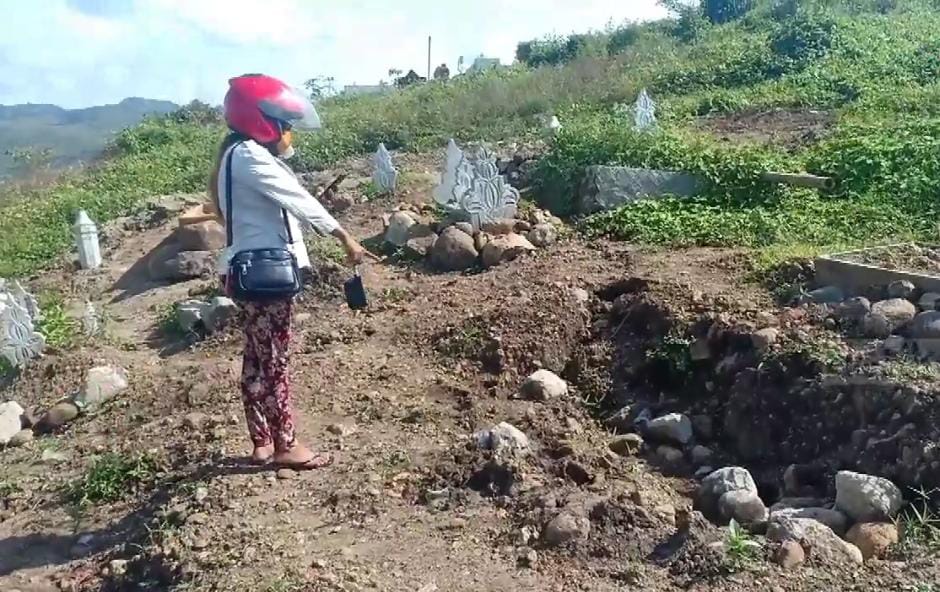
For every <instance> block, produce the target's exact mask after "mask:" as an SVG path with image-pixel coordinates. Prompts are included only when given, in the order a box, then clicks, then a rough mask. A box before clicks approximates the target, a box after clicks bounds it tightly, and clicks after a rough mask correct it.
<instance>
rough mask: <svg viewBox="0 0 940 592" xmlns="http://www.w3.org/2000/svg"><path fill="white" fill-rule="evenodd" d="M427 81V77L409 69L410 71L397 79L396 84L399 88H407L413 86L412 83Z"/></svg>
mask: <svg viewBox="0 0 940 592" xmlns="http://www.w3.org/2000/svg"><path fill="white" fill-rule="evenodd" d="M427 81H428V79H427V78H425V77H424V76H418V73H417V72H415V71H414V70H408V73H407V74H405V75H404V76H402V77H401V78H399V79H397V80H396V81H395V84H396V85H397V86H398V88H405V87H406V86H411V85H412V84H417V83H418V82H427Z"/></svg>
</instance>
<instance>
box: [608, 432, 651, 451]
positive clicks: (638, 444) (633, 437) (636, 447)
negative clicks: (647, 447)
mask: <svg viewBox="0 0 940 592" xmlns="http://www.w3.org/2000/svg"><path fill="white" fill-rule="evenodd" d="M610 449H611V450H612V451H613V452H615V453H617V454H619V455H620V456H633V455H635V454H638V453H639V452H640V450H642V449H643V438H642V437H641V436H640V435H639V434H624V435H623V436H617V437H616V438H614V439H613V440H612V441H611V442H610Z"/></svg>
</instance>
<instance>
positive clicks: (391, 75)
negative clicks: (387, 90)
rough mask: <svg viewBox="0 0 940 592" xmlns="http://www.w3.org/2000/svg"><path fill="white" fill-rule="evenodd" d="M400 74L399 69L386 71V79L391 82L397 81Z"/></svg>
mask: <svg viewBox="0 0 940 592" xmlns="http://www.w3.org/2000/svg"><path fill="white" fill-rule="evenodd" d="M401 74H402V70H401V68H389V69H388V77H389V78H391V79H392V80H395V79H397V78H398V77H399V76H401Z"/></svg>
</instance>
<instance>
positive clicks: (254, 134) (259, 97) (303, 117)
mask: <svg viewBox="0 0 940 592" xmlns="http://www.w3.org/2000/svg"><path fill="white" fill-rule="evenodd" d="M228 84H229V89H228V92H227V93H225V102H224V111H225V122H226V123H227V124H228V126H229V127H230V128H232V129H233V130H235V131H236V132H239V133H242V134H245V135H246V136H248V137H249V138H251V139H253V140H255V141H256V142H258V143H259V144H270V143H271V142H277V141H278V140H280V139H281V131H282V127H283V125H284V124H287V125H289V126H291V127H296V128H298V129H319V128H320V116H319V115H317V110H316V109H315V108H314V106H313V103H311V102H310V99H308V98H307V97H306V96H305V95H304V94H303V93H302V92H300V91H298V90H297V89H294V88H291V87H290V86H288V85H286V84H284V83H283V82H281V81H280V80H278V79H277V78H272V77H270V76H265V75H263V74H245V75H244V76H239V77H237V78H232V79H231V80H229V81H228Z"/></svg>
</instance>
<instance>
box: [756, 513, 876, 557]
mask: <svg viewBox="0 0 940 592" xmlns="http://www.w3.org/2000/svg"><path fill="white" fill-rule="evenodd" d="M767 538H768V539H769V540H771V541H774V542H777V543H783V542H785V541H795V542H798V543H801V544H802V545H804V546H806V547H809V548H810V556H812V557H814V558H817V559H820V560H822V561H824V562H828V563H836V564H850V565H858V564H861V563H862V552H861V551H859V549H858V547H856V546H855V545H852V544H851V543H847V542H845V541H843V540H842V539H840V538H839V536H838V535H837V534H836V533H834V532H833V531H832V529H831V528H829V527H828V526H826V525H825V524H823V523H821V522H817V521H815V520H811V519H809V518H787V517H785V516H775V517H774V518H772V519H771V521H770V525H769V526H768V528H767Z"/></svg>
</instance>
